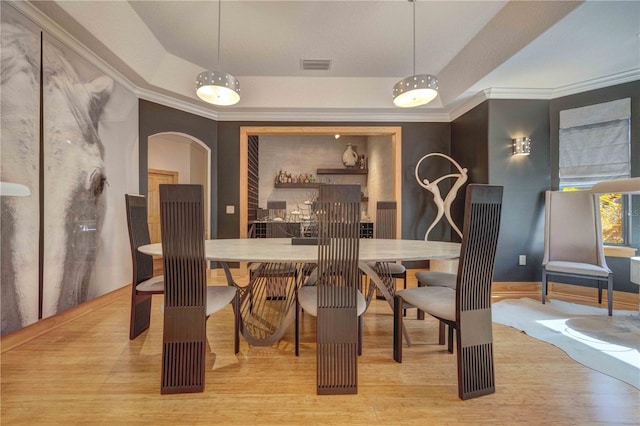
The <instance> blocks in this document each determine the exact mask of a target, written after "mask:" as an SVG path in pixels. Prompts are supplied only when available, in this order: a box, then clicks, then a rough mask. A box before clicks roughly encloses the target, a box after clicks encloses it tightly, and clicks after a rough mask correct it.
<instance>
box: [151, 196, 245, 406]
mask: <svg viewBox="0 0 640 426" xmlns="http://www.w3.org/2000/svg"><path fill="white" fill-rule="evenodd" d="M160 229H161V233H162V253H163V259H164V277H165V301H164V333H163V344H162V380H161V393H163V394H167V393H186V392H202V391H203V390H204V372H205V363H204V361H205V349H206V329H205V327H206V319H207V318H208V316H209V315H211V314H212V313H214V312H217V311H218V310H220V309H222V308H224V307H225V306H226V305H227V304H229V303H230V302H232V301H234V303H235V306H234V308H235V309H234V312H235V318H236V321H235V326H234V329H235V330H234V342H235V352H236V353H237V352H238V343H239V341H238V321H237V319H238V314H237V313H238V309H237V297H236V289H235V287H229V286H224V287H223V286H212V287H208V286H207V266H206V259H205V251H204V203H203V190H202V185H160Z"/></svg>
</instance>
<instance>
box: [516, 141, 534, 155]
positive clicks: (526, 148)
mask: <svg viewBox="0 0 640 426" xmlns="http://www.w3.org/2000/svg"><path fill="white" fill-rule="evenodd" d="M529 154H531V138H528V137H522V138H517V139H513V155H529Z"/></svg>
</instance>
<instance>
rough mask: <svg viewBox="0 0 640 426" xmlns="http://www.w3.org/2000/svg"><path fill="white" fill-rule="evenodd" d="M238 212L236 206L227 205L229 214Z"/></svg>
mask: <svg viewBox="0 0 640 426" xmlns="http://www.w3.org/2000/svg"><path fill="white" fill-rule="evenodd" d="M235 212H236V207H235V206H227V214H234V213H235Z"/></svg>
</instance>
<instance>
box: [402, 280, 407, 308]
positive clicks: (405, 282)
mask: <svg viewBox="0 0 640 426" xmlns="http://www.w3.org/2000/svg"><path fill="white" fill-rule="evenodd" d="M402 281H403V284H402V288H403V289H405V290H406V289H407V271H406V270H405V271H404V274H402ZM402 316H403V317H406V316H407V310H406V309H404V310H403V311H402Z"/></svg>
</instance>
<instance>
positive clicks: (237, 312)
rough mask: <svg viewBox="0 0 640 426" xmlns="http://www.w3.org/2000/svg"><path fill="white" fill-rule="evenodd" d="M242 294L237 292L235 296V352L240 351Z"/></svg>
mask: <svg viewBox="0 0 640 426" xmlns="http://www.w3.org/2000/svg"><path fill="white" fill-rule="evenodd" d="M239 300H240V295H239V294H238V293H236V295H235V297H234V298H233V313H234V317H235V318H234V324H233V325H234V330H233V351H234V353H236V354H237V353H238V352H240V303H239Z"/></svg>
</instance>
